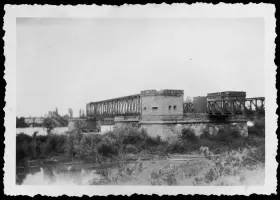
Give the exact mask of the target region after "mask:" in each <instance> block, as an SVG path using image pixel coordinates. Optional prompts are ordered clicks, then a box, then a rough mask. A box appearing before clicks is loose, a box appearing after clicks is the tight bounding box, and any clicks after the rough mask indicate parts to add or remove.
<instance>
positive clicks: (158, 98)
mask: <svg viewBox="0 0 280 200" xmlns="http://www.w3.org/2000/svg"><path fill="white" fill-rule="evenodd" d="M264 114H265V98H264V97H256V98H246V93H245V92H240V91H238V92H236V91H227V92H218V93H209V94H207V95H206V96H200V97H194V98H193V101H191V102H184V91H183V90H159V91H157V90H145V91H141V92H140V93H139V94H134V95H129V96H124V97H119V98H114V99H107V100H103V101H96V102H90V103H87V104H86V117H85V118H83V119H76V120H74V119H71V120H69V123H68V128H69V130H74V129H76V128H77V127H80V128H81V127H82V129H84V130H87V131H86V132H96V131H98V132H102V128H103V130H104V129H106V128H108V126H107V125H114V127H116V128H118V127H123V126H126V125H128V124H129V125H131V126H135V125H137V126H140V127H142V128H144V129H146V130H147V133H148V134H150V135H151V136H156V135H159V136H161V137H162V138H168V137H169V136H171V135H173V134H174V132H178V131H180V130H181V129H182V128H192V129H194V130H195V133H196V134H198V135H199V134H201V133H202V132H203V131H204V130H208V131H209V133H211V134H213V133H214V132H217V131H218V129H219V128H225V129H228V128H237V129H238V130H240V133H241V134H243V135H248V129H247V121H248V120H251V119H254V118H255V117H258V116H259V115H264Z"/></svg>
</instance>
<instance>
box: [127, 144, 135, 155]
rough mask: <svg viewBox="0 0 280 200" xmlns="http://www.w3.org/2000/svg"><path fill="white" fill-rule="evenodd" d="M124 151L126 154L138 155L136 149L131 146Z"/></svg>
mask: <svg viewBox="0 0 280 200" xmlns="http://www.w3.org/2000/svg"><path fill="white" fill-rule="evenodd" d="M125 150H126V153H131V154H137V153H138V149H137V148H136V147H135V146H133V145H131V144H129V145H127V146H126V148H125Z"/></svg>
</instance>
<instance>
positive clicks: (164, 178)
mask: <svg viewBox="0 0 280 200" xmlns="http://www.w3.org/2000/svg"><path fill="white" fill-rule="evenodd" d="M181 174H182V170H181V169H180V168H179V166H178V165H172V164H169V165H168V166H167V167H165V166H164V167H163V168H161V169H159V170H154V171H152V173H151V174H150V177H149V182H150V184H151V185H178V184H179V181H178V178H179V176H180V175H181Z"/></svg>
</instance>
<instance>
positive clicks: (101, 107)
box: [86, 95, 141, 118]
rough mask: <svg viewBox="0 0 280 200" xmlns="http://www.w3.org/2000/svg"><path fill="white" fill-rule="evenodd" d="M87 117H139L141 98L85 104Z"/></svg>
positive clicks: (137, 96)
mask: <svg viewBox="0 0 280 200" xmlns="http://www.w3.org/2000/svg"><path fill="white" fill-rule="evenodd" d="M86 110H87V117H101V118H102V117H103V118H104V117H115V116H133V115H134V116H135V115H141V96H140V95H132V96H127V97H121V98H117V99H110V100H105V101H99V102H91V103H89V104H87V109H86Z"/></svg>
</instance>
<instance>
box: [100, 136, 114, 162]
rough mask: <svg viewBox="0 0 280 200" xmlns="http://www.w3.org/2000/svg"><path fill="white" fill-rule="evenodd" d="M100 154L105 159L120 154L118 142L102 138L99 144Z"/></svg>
mask: <svg viewBox="0 0 280 200" xmlns="http://www.w3.org/2000/svg"><path fill="white" fill-rule="evenodd" d="M98 152H99V154H100V155H102V156H105V157H112V156H114V155H117V154H118V147H117V143H116V140H114V139H112V138H110V137H108V136H106V137H104V138H102V140H101V142H100V143H99V144H98Z"/></svg>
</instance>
